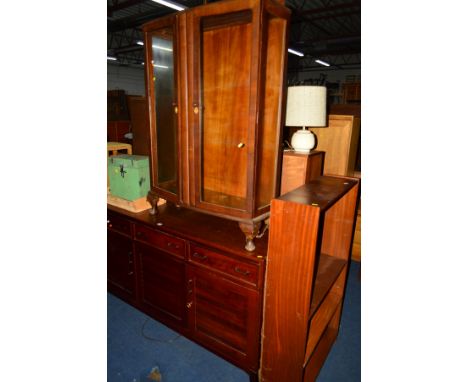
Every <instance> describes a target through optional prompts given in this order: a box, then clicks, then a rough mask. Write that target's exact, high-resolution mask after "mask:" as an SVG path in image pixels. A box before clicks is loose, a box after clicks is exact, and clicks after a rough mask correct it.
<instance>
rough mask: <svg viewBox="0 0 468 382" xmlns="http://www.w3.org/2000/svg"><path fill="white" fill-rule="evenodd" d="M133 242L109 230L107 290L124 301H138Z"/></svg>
mask: <svg viewBox="0 0 468 382" xmlns="http://www.w3.org/2000/svg"><path fill="white" fill-rule="evenodd" d="M135 280H136V279H135V263H134V254H133V241H132V239H131V238H130V237H128V236H125V235H122V234H120V233H118V232H115V231H113V230H112V229H107V288H108V289H109V291H111V292H112V293H114V294H115V295H116V296H119V297H120V298H122V299H123V300H125V301H127V302H129V303H131V304H134V303H135V301H136V288H135Z"/></svg>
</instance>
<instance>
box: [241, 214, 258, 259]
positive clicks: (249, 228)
mask: <svg viewBox="0 0 468 382" xmlns="http://www.w3.org/2000/svg"><path fill="white" fill-rule="evenodd" d="M261 224H262V222H261V221H259V222H253V221H248V222H239V228H240V229H241V230H242V232H244V235H245V249H246V250H247V251H249V252H252V251H254V250H255V244H254V241H253V240H254V239H255V236H257V235H258V231H259V230H260V225H261Z"/></svg>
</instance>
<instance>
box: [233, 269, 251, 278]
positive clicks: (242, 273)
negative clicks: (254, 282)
mask: <svg viewBox="0 0 468 382" xmlns="http://www.w3.org/2000/svg"><path fill="white" fill-rule="evenodd" d="M234 270H235V271H236V272H237V273H240V274H241V275H244V276H248V275H250V272H249V271H246V270H244V269H241V268H239V267H235V268H234Z"/></svg>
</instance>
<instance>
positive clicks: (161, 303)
mask: <svg viewBox="0 0 468 382" xmlns="http://www.w3.org/2000/svg"><path fill="white" fill-rule="evenodd" d="M135 252H136V254H137V256H138V257H139V263H140V268H141V269H140V273H139V276H140V278H141V280H140V291H141V292H140V294H141V306H142V308H143V309H144V310H146V311H147V312H148V314H150V315H152V316H154V317H156V318H157V319H158V320H160V321H161V322H163V323H165V324H167V325H168V326H171V327H175V328H177V329H182V328H184V327H186V322H187V319H186V316H187V314H186V307H185V295H186V287H185V265H184V261H183V260H182V259H179V258H177V257H175V256H174V255H172V254H169V253H165V252H163V251H161V250H159V249H157V248H155V247H152V246H149V245H146V244H142V243H139V242H136V243H135Z"/></svg>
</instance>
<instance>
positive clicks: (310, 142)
mask: <svg viewBox="0 0 468 382" xmlns="http://www.w3.org/2000/svg"><path fill="white" fill-rule="evenodd" d="M291 146H292V147H293V149H294V151H296V152H298V153H303V154H308V153H310V150H312V149H313V148H314V147H315V135H314V134H312V133H311V132H310V131H309V130H306V128H305V127H303V128H302V130H298V131H296V132H295V133H294V134H293V136H292V139H291Z"/></svg>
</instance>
